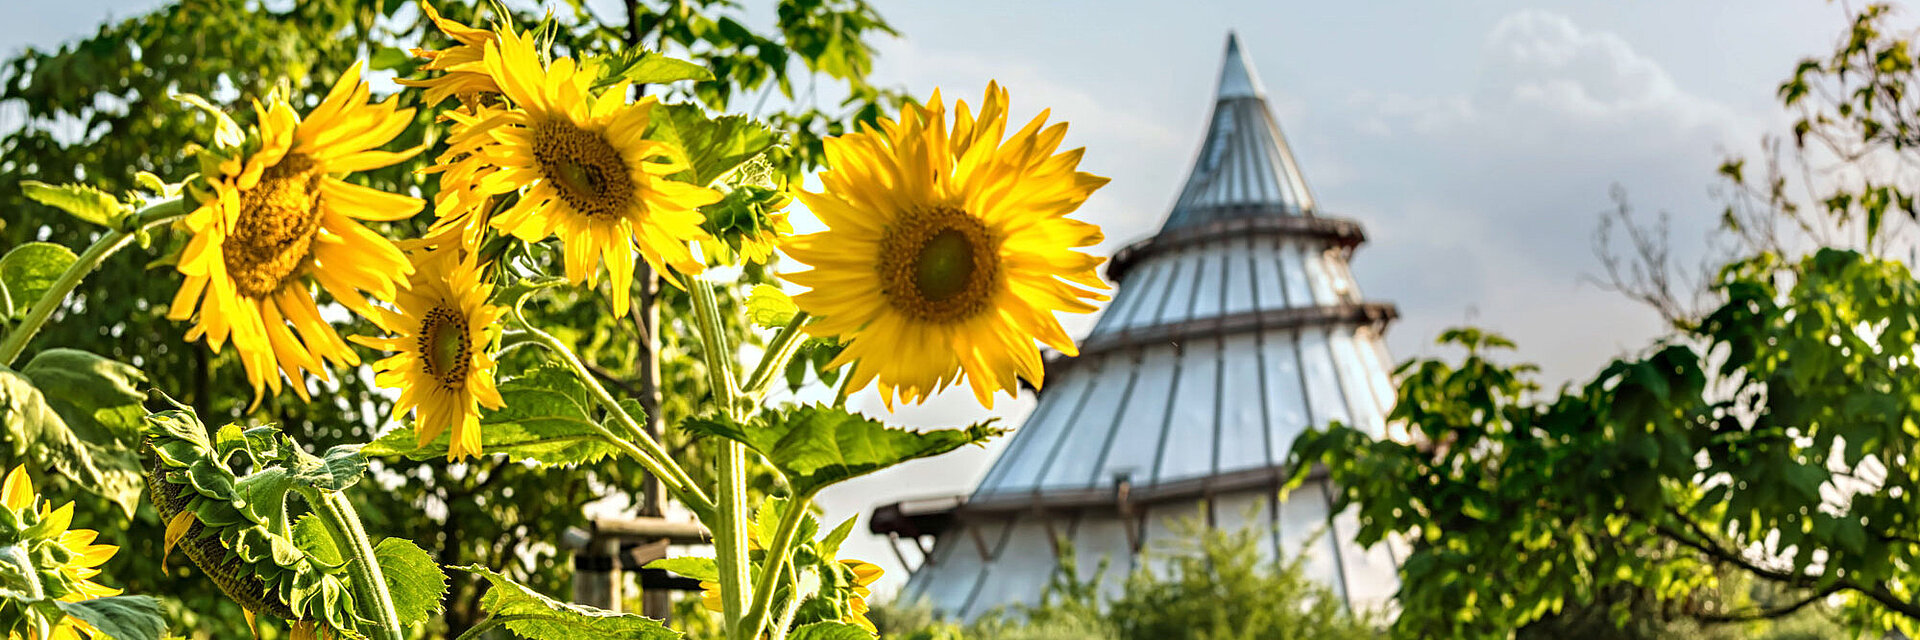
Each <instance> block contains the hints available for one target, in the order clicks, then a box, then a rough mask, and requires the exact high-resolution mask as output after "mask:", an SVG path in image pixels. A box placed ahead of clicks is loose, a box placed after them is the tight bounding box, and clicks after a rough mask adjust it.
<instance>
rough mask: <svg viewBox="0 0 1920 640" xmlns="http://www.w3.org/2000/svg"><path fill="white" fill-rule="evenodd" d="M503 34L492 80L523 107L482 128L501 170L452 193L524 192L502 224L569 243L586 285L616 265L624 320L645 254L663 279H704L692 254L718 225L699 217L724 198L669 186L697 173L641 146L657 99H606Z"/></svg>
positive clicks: (493, 163)
mask: <svg viewBox="0 0 1920 640" xmlns="http://www.w3.org/2000/svg"><path fill="white" fill-rule="evenodd" d="M497 36H498V40H497V41H495V42H489V43H487V45H486V46H487V49H486V67H487V72H488V73H490V74H492V76H493V78H494V79H495V80H497V81H498V82H499V83H500V88H501V90H502V93H503V94H504V95H505V96H506V97H507V99H508V100H509V101H510V102H511V103H512V104H513V106H514V107H515V108H514V109H511V110H504V111H498V112H495V113H493V114H492V115H489V116H488V117H487V118H486V119H485V120H476V121H474V122H472V123H471V125H470V126H472V127H474V129H475V130H480V131H484V132H485V134H486V135H487V136H488V139H487V140H486V141H485V142H484V144H481V145H480V146H479V147H478V148H475V149H473V150H472V151H471V152H470V153H473V154H479V155H480V156H481V157H484V158H485V159H486V161H487V163H489V165H490V167H489V168H488V170H486V171H480V172H475V173H474V174H473V175H470V176H467V177H465V178H455V177H453V176H451V175H449V176H444V177H442V179H441V185H442V188H452V189H467V190H470V191H472V192H473V193H474V194H475V195H476V196H478V197H485V196H491V195H498V194H503V193H509V192H512V191H515V190H523V191H522V193H521V194H520V200H519V202H517V203H515V204H514V205H513V206H512V207H511V208H508V209H507V210H505V211H502V212H500V213H499V214H497V215H495V216H493V218H492V219H491V224H492V225H493V226H494V227H496V228H498V229H500V230H501V231H503V232H506V233H510V234H513V235H514V236H516V237H518V238H520V239H522V240H525V241H528V242H538V241H540V240H543V239H545V238H547V237H549V236H553V235H558V236H559V237H560V239H561V240H562V241H563V242H565V243H566V271H567V279H568V280H571V281H573V282H575V283H586V284H587V285H589V286H592V285H594V284H595V283H597V282H598V279H599V278H598V273H599V267H598V265H599V264H600V263H604V264H605V265H606V267H607V271H608V272H609V273H610V275H611V276H612V279H613V306H614V312H615V313H619V314H622V315H624V314H626V312H627V296H628V289H629V288H630V287H631V286H632V282H633V253H634V251H635V250H636V249H637V250H639V252H640V255H641V256H642V257H643V258H645V259H646V261H647V263H648V264H651V265H653V268H654V269H656V270H659V271H662V272H664V271H665V270H666V269H667V268H668V267H669V266H671V267H672V268H674V269H678V270H680V271H681V272H682V273H689V274H691V273H699V272H700V270H701V267H702V264H701V262H700V260H699V259H697V258H695V257H694V254H693V251H692V248H691V247H690V246H689V245H688V243H689V242H691V241H694V240H700V239H702V238H704V237H705V233H704V232H702V231H701V230H700V225H701V223H702V222H704V221H705V220H706V217H705V216H704V215H702V214H701V213H700V212H699V211H697V210H696V208H698V207H700V206H704V205H707V204H712V203H714V202H717V201H719V200H720V194H719V193H718V192H716V191H713V190H712V189H707V188H705V187H699V186H694V185H690V184H686V183H682V182H675V181H672V180H668V179H666V177H665V176H667V175H670V174H673V173H676V172H679V171H681V170H684V169H685V168H686V167H687V165H686V163H685V162H684V161H683V160H681V158H682V157H683V156H684V154H683V153H682V152H681V151H680V150H679V149H677V148H674V147H673V146H672V145H669V144H667V143H664V142H658V141H652V140H646V139H643V138H642V137H641V136H642V135H644V134H645V133H646V130H647V124H648V122H649V110H650V109H651V108H652V107H653V105H654V99H653V98H651V97H649V98H645V99H643V100H641V101H640V102H638V103H634V104H628V103H627V102H626V100H625V96H626V86H625V85H624V84H622V85H615V86H613V87H610V88H608V89H607V90H606V92H605V93H602V94H600V95H599V96H598V97H594V96H593V95H592V94H591V93H590V92H589V85H590V84H591V81H592V79H591V78H589V77H588V76H587V75H586V74H582V73H576V67H575V63H574V61H573V59H572V58H558V59H556V60H554V61H553V64H552V65H551V66H547V67H543V66H542V65H541V64H540V58H539V54H538V53H536V52H535V51H534V47H533V42H532V40H531V39H529V38H527V37H523V36H520V35H517V34H515V33H513V31H511V30H504V31H500V32H498V33H497ZM456 122H458V120H457V119H456Z"/></svg>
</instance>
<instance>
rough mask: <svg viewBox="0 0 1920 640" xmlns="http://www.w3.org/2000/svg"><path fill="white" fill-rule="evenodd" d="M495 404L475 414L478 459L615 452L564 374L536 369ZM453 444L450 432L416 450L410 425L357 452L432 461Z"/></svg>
mask: <svg viewBox="0 0 1920 640" xmlns="http://www.w3.org/2000/svg"><path fill="white" fill-rule="evenodd" d="M500 399H501V400H504V401H506V404H505V406H503V407H501V408H500V409H499V410H485V409H483V410H481V412H480V452H481V454H482V455H505V456H507V457H508V458H511V459H514V460H532V461H534V462H537V463H539V464H542V465H549V466H552V465H573V464H583V463H589V462H595V461H598V460H601V459H604V458H606V457H607V456H610V455H613V454H614V453H615V452H616V450H615V449H614V446H613V444H611V443H609V442H607V440H606V438H605V437H603V436H601V435H600V429H599V428H597V427H596V426H595V422H594V417H593V414H592V413H590V412H589V410H588V407H590V406H592V404H591V401H590V400H589V399H588V394H587V390H586V387H584V386H582V385H581V384H580V381H579V380H578V379H576V378H574V377H573V374H571V373H569V372H567V371H566V370H564V369H561V368H559V367H554V366H542V367H535V368H533V369H531V370H529V371H528V372H527V373H525V374H523V375H521V376H520V377H517V378H514V379H511V380H508V381H506V382H502V383H500ZM452 439H453V436H452V433H451V432H450V430H449V431H443V432H441V433H440V435H439V436H437V437H435V438H434V439H433V440H432V441H429V442H427V443H426V444H425V445H419V444H418V443H419V435H418V432H417V431H415V426H414V425H411V424H409V425H407V426H405V427H401V428H399V429H395V430H393V431H391V432H389V433H387V435H384V436H381V437H380V439H378V440H375V441H373V442H371V443H368V444H367V445H366V447H365V448H363V449H361V451H362V452H363V453H365V454H367V455H369V456H406V457H407V458H409V459H412V460H431V459H435V458H445V457H446V456H447V447H449V446H451V443H452Z"/></svg>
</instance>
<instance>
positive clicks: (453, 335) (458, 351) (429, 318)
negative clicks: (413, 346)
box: [415, 305, 473, 389]
mask: <svg viewBox="0 0 1920 640" xmlns="http://www.w3.org/2000/svg"><path fill="white" fill-rule="evenodd" d="M415 335H417V336H419V340H420V359H421V361H422V362H423V363H425V364H426V366H427V375H431V376H433V377H434V379H436V380H439V381H440V384H441V386H444V387H446V388H448V389H458V388H460V387H461V386H462V385H463V384H465V383H466V380H467V363H468V362H470V361H471V358H469V357H468V354H469V353H470V352H471V351H472V349H473V343H472V342H471V340H470V338H469V337H468V333H467V316H466V315H465V314H462V313H460V312H459V311H457V310H455V309H453V308H452V307H448V306H445V305H441V306H438V307H434V308H433V310H432V311H429V312H427V315H426V317H425V318H422V319H421V320H420V332H419V333H417V334H415Z"/></svg>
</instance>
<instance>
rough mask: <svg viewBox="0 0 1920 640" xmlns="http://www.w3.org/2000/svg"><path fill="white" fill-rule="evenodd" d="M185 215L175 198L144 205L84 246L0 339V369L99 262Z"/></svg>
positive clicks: (16, 353)
mask: <svg viewBox="0 0 1920 640" xmlns="http://www.w3.org/2000/svg"><path fill="white" fill-rule="evenodd" d="M184 215H186V207H185V206H184V205H183V202H182V200H181V199H180V198H177V197H175V198H168V199H166V200H161V201H159V202H156V203H153V204H151V205H147V206H146V208H143V209H141V210H139V211H136V212H134V213H133V214H132V215H129V216H127V217H126V218H125V219H123V220H122V221H121V223H120V225H119V226H118V227H117V228H114V229H109V230H108V231H107V232H106V233H104V234H101V236H100V239H99V240H95V241H93V246H90V247H87V251H86V253H82V254H80V257H79V258H78V259H76V260H74V261H73V264H72V265H69V266H68V267H67V270H66V271H65V272H63V273H61V274H60V277H59V279H56V280H54V281H53V286H52V287H49V288H48V289H47V292H46V293H43V294H40V299H39V300H35V301H34V303H33V307H31V308H29V309H28V310H27V317H26V318H25V319H23V320H21V321H20V324H19V325H18V326H15V327H14V328H13V331H11V332H9V333H7V337H6V338H5V339H0V367H5V366H12V365H13V361H14V360H15V359H18V358H19V357H20V352H22V351H25V350H26V349H27V342H28V341H29V340H32V339H33V334H36V333H39V332H40V327H41V325H45V324H46V323H47V319H48V318H50V317H53V312H54V311H55V310H57V309H59V308H60V304H61V303H63V302H66V300H67V294H70V293H73V288H74V287H78V286H80V282H81V281H82V280H86V279H87V274H89V273H93V270H94V269H96V268H98V267H99V266H100V263H101V262H105V261H106V259H107V257H108V256H112V255H113V254H114V253H116V252H118V251H120V249H121V248H122V247H125V246H127V243H128V242H131V241H132V240H133V239H134V237H135V236H138V235H139V234H141V233H144V232H146V231H147V230H148V229H151V228H153V227H157V226H160V225H163V224H167V223H169V222H173V221H174V220H178V219H179V218H180V217H181V216H184Z"/></svg>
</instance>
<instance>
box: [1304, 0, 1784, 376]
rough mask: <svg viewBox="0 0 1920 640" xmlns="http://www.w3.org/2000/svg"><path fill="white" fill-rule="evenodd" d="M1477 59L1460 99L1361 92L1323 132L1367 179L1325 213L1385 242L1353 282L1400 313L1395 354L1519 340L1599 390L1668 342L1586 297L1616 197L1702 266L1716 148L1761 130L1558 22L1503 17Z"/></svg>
mask: <svg viewBox="0 0 1920 640" xmlns="http://www.w3.org/2000/svg"><path fill="white" fill-rule="evenodd" d="M1480 55H1481V59H1480V61H1479V63H1478V66H1477V68H1475V69H1474V70H1473V71H1472V75H1471V76H1465V75H1463V77H1461V78H1459V81H1458V82H1456V83H1455V86H1458V87H1460V90H1459V91H1457V92H1454V93H1446V94H1440V95H1408V94H1403V93H1395V92H1380V93H1373V92H1358V93H1355V94H1354V95H1352V96H1351V97H1350V98H1349V99H1348V100H1347V105H1348V106H1349V110H1348V111H1347V112H1346V113H1345V114H1344V116H1343V121H1342V122H1339V123H1337V124H1338V125H1339V126H1341V127H1344V131H1341V132H1338V133H1333V134H1323V135H1337V136H1340V137H1341V138H1343V139H1348V140H1350V141H1349V142H1348V143H1347V146H1346V147H1344V148H1343V149H1342V150H1341V151H1342V155H1343V156H1344V157H1343V158H1342V159H1341V161H1342V162H1343V163H1344V164H1347V165H1350V166H1352V165H1359V166H1367V167H1370V171H1371V172H1372V175H1371V177H1368V176H1362V177H1360V178H1356V179H1354V180H1352V181H1351V184H1336V185H1330V186H1331V187H1332V188H1330V189H1326V190H1325V191H1327V193H1323V194H1322V197H1321V200H1322V201H1324V202H1329V203H1334V205H1333V206H1334V207H1335V209H1336V210H1338V211H1343V212H1348V214H1349V215H1353V216H1355V217H1358V218H1360V219H1361V221H1362V222H1363V223H1365V224H1366V225H1367V228H1368V230H1369V231H1370V232H1371V234H1372V236H1373V238H1374V240H1375V242H1374V243H1373V245H1372V246H1371V247H1369V248H1368V249H1367V250H1366V251H1364V252H1363V253H1361V254H1360V255H1359V256H1357V257H1356V260H1355V264H1354V269H1355V271H1356V273H1357V275H1358V277H1359V278H1360V280H1361V282H1362V283H1363V284H1365V285H1367V287H1368V289H1367V291H1368V293H1369V294H1372V295H1376V296H1379V297H1381V298H1383V299H1387V300H1392V301H1394V302H1396V303H1398V304H1399V305H1400V308H1401V309H1402V311H1403V313H1404V314H1405V316H1404V319H1403V321H1402V322H1401V323H1400V325H1399V326H1398V327H1397V328H1396V329H1395V331H1394V333H1393V334H1392V335H1393V337H1394V339H1393V346H1394V347H1395V352H1396V354H1397V355H1399V356H1402V357H1405V356H1412V355H1420V354H1425V353H1427V352H1429V351H1430V349H1429V348H1428V347H1427V344H1428V341H1429V340H1430V339H1431V336H1433V335H1434V333H1435V332H1436V331H1437V330H1438V329H1440V328H1442V327H1444V326H1447V325H1452V324H1460V323H1464V322H1471V323H1475V324H1481V325H1486V326H1490V327H1492V328H1494V329H1496V330H1501V331H1504V332H1507V333H1509V334H1510V335H1512V336H1513V337H1515V338H1516V339H1518V341H1519V342H1520V345H1521V348H1522V349H1523V353H1524V354H1525V355H1526V357H1528V358H1529V359H1536V360H1540V361H1541V362H1542V363H1543V364H1544V365H1545V366H1546V373H1547V377H1548V378H1549V379H1552V380H1555V381H1558V380H1561V379H1566V378H1570V377H1581V376H1586V375H1590V374H1591V373H1592V372H1593V371H1594V370H1595V368H1596V367H1597V366H1598V365H1599V364H1600V363H1601V362H1603V361H1604V360H1605V359H1607V358H1609V357H1612V356H1615V355H1619V354H1620V353H1621V351H1623V350H1626V349H1631V348H1633V347H1634V346H1635V345H1639V344H1643V343H1644V342H1645V340H1647V339H1648V338H1651V337H1652V336H1653V335H1654V334H1656V333H1657V332H1659V331H1661V330H1662V328H1661V327H1660V326H1659V323H1658V322H1656V321H1654V320H1653V318H1652V317H1651V315H1650V314H1648V313H1646V312H1644V311H1642V310H1640V309H1638V308H1637V307H1635V306H1634V305H1633V303H1631V302H1629V301H1627V300H1626V299H1625V298H1623V297H1620V296H1618V295H1616V294H1613V293H1611V292H1607V291H1604V290H1601V289H1600V288H1598V287H1596V286H1593V285H1591V284H1587V283H1585V282H1583V279H1582V276H1591V275H1594V274H1597V273H1598V272H1599V271H1600V266H1599V263H1598V261H1597V260H1596V259H1595V258H1593V256H1592V252H1591V248H1590V244H1589V243H1590V238H1591V234H1592V231H1593V228H1594V226H1595V224H1596V222H1597V214H1598V213H1599V212H1601V211H1603V210H1605V209H1607V208H1608V207H1609V206H1610V202H1609V201H1608V199H1607V190H1608V188H1609V187H1610V186H1611V185H1613V184H1619V185H1622V186H1624V187H1626V189H1627V190H1628V192H1629V193H1630V194H1631V195H1632V197H1633V199H1634V200H1635V201H1636V202H1638V203H1640V204H1642V205H1649V206H1650V207H1651V208H1655V209H1666V210H1670V211H1672V212H1673V214H1674V216H1675V226H1674V229H1675V235H1674V237H1673V239H1672V242H1673V245H1674V248H1675V250H1676V252H1677V253H1678V254H1679V255H1681V256H1687V255H1692V254H1694V253H1697V251H1698V250H1699V249H1701V248H1703V246H1704V245H1703V243H1702V242H1701V239H1700V238H1701V234H1704V233H1705V232H1706V231H1707V230H1708V229H1710V228H1711V226H1712V225H1713V221H1714V220H1715V217H1716V215H1717V214H1716V211H1717V209H1716V208H1715V207H1713V206H1712V202H1711V201H1710V200H1708V199H1707V198H1706V189H1707V187H1708V186H1709V185H1710V184H1711V181H1712V169H1713V167H1714V165H1715V163H1716V162H1717V160H1719V159H1720V154H1721V151H1720V150H1721V149H1725V148H1729V147H1743V146H1744V145H1746V144H1750V143H1752V142H1753V141H1756V140H1758V138H1759V134H1760V133H1761V132H1762V131H1763V126H1764V123H1765V122H1766V121H1767V118H1766V117H1764V116H1761V115H1757V114H1746V113H1740V112H1738V111H1736V110H1735V109H1733V108H1731V107H1729V106H1727V105H1725V104H1723V103H1721V102H1718V101H1716V100H1714V99H1712V98H1709V97H1706V96H1702V95H1698V94H1695V93H1691V92H1688V91H1686V90H1684V89H1682V88H1681V87H1680V86H1679V85H1678V84H1677V83H1676V82H1675V81H1674V79H1673V77H1672V76H1671V75H1670V74H1669V73H1668V72H1667V71H1666V70H1665V69H1663V68H1662V67H1661V65H1660V64H1659V63H1658V62H1657V61H1655V60H1653V59H1652V58H1650V57H1648V56H1646V55H1643V54H1641V53H1640V52H1638V51H1636V50H1635V49H1634V48H1633V47H1632V46H1631V45H1629V44H1628V43H1627V41H1626V40H1625V39H1623V38H1622V37H1620V36H1619V35H1616V34H1613V33H1608V32H1604V31H1595V30H1589V29H1585V28H1582V27H1581V26H1580V25H1578V24H1576V23H1575V22H1574V21H1573V20H1571V19H1569V18H1567V17H1565V16H1562V15H1558V14H1553V13H1548V12H1544V11H1538V10H1526V11H1520V12H1517V13H1513V14H1510V15H1507V16H1505V17H1503V18H1501V19H1500V20H1498V21H1497V22H1496V23H1495V24H1494V25H1493V26H1492V28H1491V29H1489V31H1488V34H1487V37H1486V40H1485V42H1484V45H1483V47H1482V49H1481V53H1480ZM1306 170H1307V171H1308V173H1309V174H1312V173H1313V172H1314V171H1315V169H1314V167H1312V166H1308V167H1306ZM1384 181H1392V182H1393V187H1392V188H1382V186H1383V183H1384Z"/></svg>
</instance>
